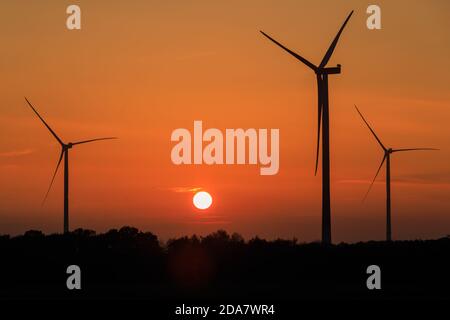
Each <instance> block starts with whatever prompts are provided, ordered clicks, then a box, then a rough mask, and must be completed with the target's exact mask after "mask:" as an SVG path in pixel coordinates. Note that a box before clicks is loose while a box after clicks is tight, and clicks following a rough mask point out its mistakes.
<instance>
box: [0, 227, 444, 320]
mask: <svg viewBox="0 0 450 320" xmlns="http://www.w3.org/2000/svg"><path fill="white" fill-rule="evenodd" d="M0 256H1V260H0V261H1V263H0V280H1V281H0V283H1V285H0V300H2V301H3V302H8V303H17V302H19V301H28V302H31V301H41V302H46V301H50V300H55V299H57V300H58V301H59V302H63V303H64V302H67V301H74V300H75V301H90V302H92V301H93V300H94V301H103V302H105V301H117V302H119V301H122V302H123V301H127V302H128V303H135V302H148V303H149V305H151V304H153V305H155V303H156V305H158V306H159V307H161V306H163V308H166V309H167V308H168V309H171V308H172V307H174V306H175V305H176V304H177V303H180V304H181V303H185V304H186V303H190V302H192V303H197V304H198V303H200V302H201V303H203V304H204V303H241V304H242V303H253V302H255V303H267V304H277V303H278V304H283V303H284V304H289V305H290V307H291V308H294V306H295V305H296V304H297V303H304V304H305V303H307V302H308V301H310V302H311V303H314V302H318V301H335V302H336V301H341V302H342V303H346V302H348V301H353V302H355V301H358V302H362V303H364V302H366V303H367V302H376V303H384V302H386V301H425V300H437V299H441V300H448V301H450V238H449V237H446V238H442V239H438V240H426V241H395V242H392V243H386V242H366V243H357V244H339V245H333V246H322V245H320V244H318V243H309V244H299V243H297V242H296V241H295V240H294V241H293V240H275V241H266V240H262V239H258V238H255V239H251V240H249V241H244V240H243V239H242V237H240V236H239V235H237V234H233V235H232V236H230V235H228V234H227V233H226V232H224V231H218V232H215V233H213V234H211V235H208V236H206V237H196V236H193V237H184V238H179V239H175V240H171V241H169V242H168V243H167V244H164V245H161V244H160V243H159V241H158V239H157V237H156V236H155V235H153V234H152V233H143V232H139V231H138V230H137V229H135V228H131V227H124V228H122V229H120V230H111V231H109V232H107V233H105V234H99V235H95V233H94V232H93V231H89V230H81V229H79V230H76V231H74V232H72V233H70V234H67V235H58V234H55V235H47V236H45V235H43V234H42V233H40V232H38V231H29V232H27V233H26V234H25V235H23V236H17V237H13V238H10V237H9V236H0ZM73 264H75V265H78V266H80V268H81V279H82V280H81V283H82V289H81V290H73V291H69V290H68V289H67V288H66V279H67V277H68V275H67V274H66V268H67V266H69V265H73ZM373 264H375V265H378V266H380V268H381V284H382V289H381V290H368V289H367V287H366V280H367V278H368V276H369V275H367V274H366V268H367V267H368V266H369V265H373ZM168 312H169V311H168ZM279 314H280V313H279ZM223 319H226V318H223Z"/></svg>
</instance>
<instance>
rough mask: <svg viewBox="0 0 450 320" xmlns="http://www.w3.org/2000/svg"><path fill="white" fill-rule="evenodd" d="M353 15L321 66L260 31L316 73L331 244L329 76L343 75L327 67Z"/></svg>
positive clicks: (325, 221) (325, 234)
mask: <svg viewBox="0 0 450 320" xmlns="http://www.w3.org/2000/svg"><path fill="white" fill-rule="evenodd" d="M352 14H353V10H352V12H350V14H349V15H348V16H347V19H345V21H344V23H343V24H342V26H341V28H340V29H339V32H338V33H337V35H336V37H335V38H334V39H333V42H331V45H330V47H329V48H328V50H327V52H326V53H325V56H324V57H323V59H322V61H321V62H320V64H319V66H316V65H314V64H313V63H311V62H309V61H308V60H307V59H305V58H303V57H302V56H300V55H299V54H297V53H295V52H294V51H292V50H290V49H288V48H286V47H285V46H284V45H282V44H281V43H279V42H278V41H276V40H275V39H273V38H272V37H270V36H269V35H268V34H266V33H264V32H263V31H260V32H261V33H262V34H263V35H264V36H266V37H267V38H268V39H269V40H271V41H272V42H274V43H275V44H276V45H278V46H279V47H281V48H282V49H284V50H286V51H287V52H288V53H289V54H291V55H293V56H294V57H295V58H297V59H298V60H300V61H301V62H303V63H304V64H305V65H306V66H308V67H309V68H310V69H312V70H313V71H314V72H315V73H316V79H317V95H318V109H317V111H318V126H317V151H316V169H315V174H317V167H318V164H319V145H320V126H321V125H322V243H324V244H330V243H331V206H330V127H329V121H330V120H329V111H328V107H329V106H328V103H329V101H328V75H329V74H339V73H341V65H340V64H338V65H337V66H336V67H330V68H327V67H326V65H327V63H328V61H329V60H330V58H331V55H332V54H333V51H334V49H335V48H336V45H337V43H338V41H339V37H340V36H341V33H342V31H343V30H344V28H345V25H346V24H347V22H348V20H349V19H350V17H351V16H352Z"/></svg>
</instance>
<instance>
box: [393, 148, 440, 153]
mask: <svg viewBox="0 0 450 320" xmlns="http://www.w3.org/2000/svg"><path fill="white" fill-rule="evenodd" d="M430 150H435V151H437V150H439V149H434V148H410V149H394V150H392V152H399V151H430Z"/></svg>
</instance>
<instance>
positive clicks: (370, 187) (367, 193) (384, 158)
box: [362, 155, 386, 202]
mask: <svg viewBox="0 0 450 320" xmlns="http://www.w3.org/2000/svg"><path fill="white" fill-rule="evenodd" d="M384 160H386V155H384V157H383V160H382V161H381V164H380V166H379V167H378V170H377V173H376V174H375V177H374V178H373V180H372V183H371V184H370V186H369V190H367V192H366V195H365V196H364V198H363V200H362V201H363V202H364V200H366V198H367V196H368V195H369V192H370V190H371V189H372V186H373V184H374V183H375V180H376V179H377V177H378V174H379V173H380V170H381V167H382V166H383V163H384Z"/></svg>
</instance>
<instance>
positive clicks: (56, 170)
mask: <svg viewBox="0 0 450 320" xmlns="http://www.w3.org/2000/svg"><path fill="white" fill-rule="evenodd" d="M64 152H65V151H64V149H63V150H62V151H61V155H60V156H59V160H58V164H57V165H56V169H55V173H53V177H52V181H51V182H50V186H49V187H48V190H47V193H46V194H45V197H44V200H43V201H42V205H44V203H45V200H47V196H48V194H49V192H50V189H51V188H52V185H53V181H54V180H55V177H56V173H57V172H58V168H59V165H60V164H61V160H62V158H63V155H64Z"/></svg>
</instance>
